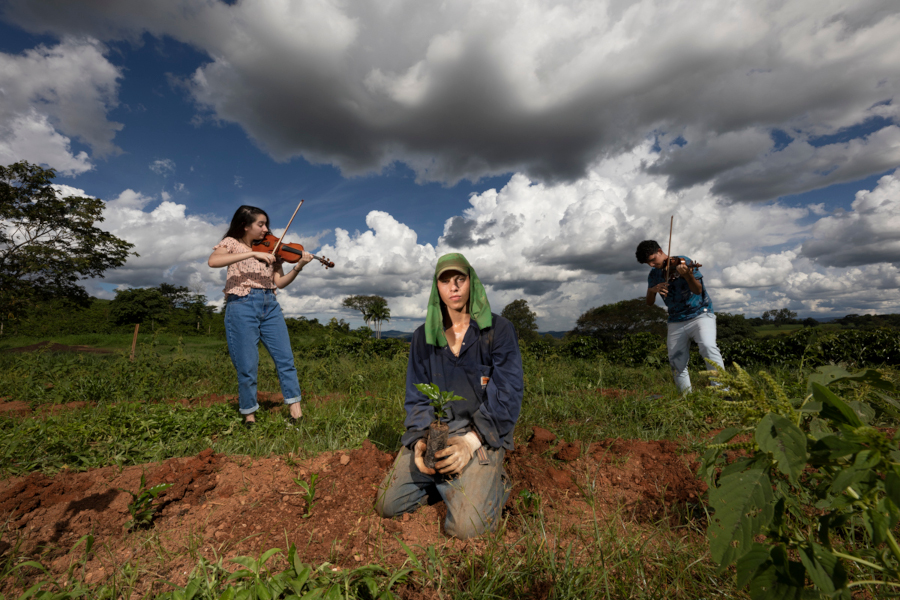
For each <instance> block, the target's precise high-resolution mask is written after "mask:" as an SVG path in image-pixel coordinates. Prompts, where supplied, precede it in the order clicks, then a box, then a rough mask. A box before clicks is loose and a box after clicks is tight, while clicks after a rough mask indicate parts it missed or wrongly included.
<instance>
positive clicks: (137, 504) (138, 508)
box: [119, 473, 172, 530]
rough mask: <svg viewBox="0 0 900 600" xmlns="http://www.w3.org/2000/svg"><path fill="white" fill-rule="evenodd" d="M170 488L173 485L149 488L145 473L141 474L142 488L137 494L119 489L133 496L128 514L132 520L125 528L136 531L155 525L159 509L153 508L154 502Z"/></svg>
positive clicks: (166, 484) (162, 484)
mask: <svg viewBox="0 0 900 600" xmlns="http://www.w3.org/2000/svg"><path fill="white" fill-rule="evenodd" d="M170 487H172V484H171V483H160V484H158V485H154V486H153V487H151V488H148V487H147V480H146V478H145V477H144V473H141V488H140V490H138V493H137V494H135V493H134V492H132V491H131V490H123V489H121V488H119V489H120V491H122V492H127V493H128V494H130V495H131V502H130V503H129V504H128V513H129V514H130V515H131V520H130V521H128V522H127V523H125V528H126V529H129V530H135V529H142V528H145V527H150V525H152V524H153V517H154V516H156V508H157V507H155V506H153V501H154V500H155V499H156V497H157V496H159V495H160V494H161V493H163V492H164V491H166V490H167V489H169V488H170Z"/></svg>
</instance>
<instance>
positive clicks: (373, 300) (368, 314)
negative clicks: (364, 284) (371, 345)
mask: <svg viewBox="0 0 900 600" xmlns="http://www.w3.org/2000/svg"><path fill="white" fill-rule="evenodd" d="M341 305H342V306H343V307H344V308H350V309H353V310H358V311H359V312H360V314H362V318H363V321H364V322H365V324H366V326H367V327H368V326H369V323H370V322H371V323H374V325H375V337H377V338H379V339H381V323H382V322H383V321H390V320H391V309H390V308H388V304H387V300H385V299H384V298H382V297H381V296H377V295H373V296H364V295H358V296H348V297H346V298H344V301H343V302H342V303H341Z"/></svg>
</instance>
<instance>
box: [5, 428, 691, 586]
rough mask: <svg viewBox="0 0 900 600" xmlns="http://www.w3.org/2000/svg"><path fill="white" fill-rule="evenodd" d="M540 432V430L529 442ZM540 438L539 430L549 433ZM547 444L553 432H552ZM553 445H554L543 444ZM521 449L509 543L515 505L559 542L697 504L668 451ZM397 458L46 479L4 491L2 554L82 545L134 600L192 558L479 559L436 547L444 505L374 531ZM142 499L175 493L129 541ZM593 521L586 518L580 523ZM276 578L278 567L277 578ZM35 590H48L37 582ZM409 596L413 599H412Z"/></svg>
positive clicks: (66, 556)
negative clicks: (541, 517) (306, 486)
mask: <svg viewBox="0 0 900 600" xmlns="http://www.w3.org/2000/svg"><path fill="white" fill-rule="evenodd" d="M538 429H539V428H536V431H535V433H536V435H535V437H536V438H538V437H539V436H538V435H537V433H538ZM544 431H546V430H544ZM546 433H549V432H546ZM550 436H552V434H550ZM540 437H541V439H543V440H544V442H542V443H547V448H546V449H545V450H543V451H536V450H539V449H540V445H539V444H533V443H534V440H532V444H528V445H523V446H520V447H519V448H517V449H516V450H515V451H514V452H510V453H508V454H507V464H506V469H507V472H508V473H509V475H510V478H511V481H512V484H513V490H512V493H511V495H510V499H509V501H508V503H507V506H506V509H505V511H504V514H505V515H506V516H507V517H508V522H507V532H506V536H507V538H508V541H509V543H511V544H512V543H515V541H516V540H517V539H518V536H519V535H520V533H521V532H520V531H519V529H518V527H519V526H520V521H519V518H520V514H521V511H523V510H525V508H524V505H523V503H522V501H521V498H520V494H521V492H522V491H523V490H528V491H529V492H530V493H531V494H532V495H536V496H538V497H539V498H540V504H541V507H542V509H543V510H544V511H545V517H546V519H547V522H548V523H552V524H556V525H559V526H560V531H566V530H568V529H569V528H571V527H572V526H575V527H580V526H587V525H588V524H589V523H590V519H591V517H590V515H591V514H592V513H591V508H590V506H591V505H593V507H594V510H595V511H596V513H597V514H598V516H600V517H603V516H604V515H610V514H613V513H614V512H619V513H620V514H625V515H628V518H631V519H633V520H634V521H635V522H646V521H648V520H650V519H657V518H659V517H660V516H661V515H664V514H669V513H673V514H675V513H679V512H683V511H679V506H681V505H686V504H691V503H693V502H697V501H698V500H699V497H700V495H701V494H702V493H703V492H704V490H705V486H704V484H703V483H702V482H700V481H699V480H698V479H697V478H696V477H695V476H694V475H693V471H692V467H691V465H689V464H688V462H687V461H686V460H685V459H684V458H683V457H681V456H679V455H678V453H677V445H676V444H674V443H672V442H665V441H663V442H644V441H635V440H605V441H603V442H599V443H595V444H592V445H591V446H590V447H589V448H587V447H585V445H584V444H582V443H580V442H577V441H573V442H571V443H569V444H566V445H563V444H560V446H561V447H560V448H559V449H558V450H557V453H558V454H560V455H562V456H571V454H570V452H571V450H568V449H570V448H577V449H578V456H575V457H574V458H570V459H569V462H565V461H554V460H553V459H551V458H548V457H547V455H545V454H544V452H546V450H547V449H549V447H550V444H552V443H553V442H554V441H555V438H554V439H553V440H550V441H547V440H546V437H547V436H546V435H544V434H541V436H540ZM393 458H394V456H393V455H391V454H389V453H385V452H382V451H380V450H378V449H377V448H376V447H375V446H374V445H373V444H371V443H370V442H368V441H366V442H364V444H363V447H362V448H359V449H356V450H349V451H341V452H329V453H325V454H321V455H319V456H315V457H311V458H307V459H304V460H294V459H293V458H292V457H277V456H272V457H267V458H262V459H251V458H248V457H244V456H224V455H221V454H214V453H213V452H212V451H211V450H205V451H203V452H201V453H200V454H199V455H197V456H192V457H187V458H177V459H171V460H167V461H165V462H163V463H151V464H146V465H139V466H132V467H127V468H124V469H119V468H117V467H105V468H102V469H96V470H92V471H88V472H81V473H73V472H69V471H63V472H61V473H59V474H57V475H55V476H53V477H49V476H46V475H43V474H40V473H33V474H30V475H28V476H25V477H16V478H11V479H8V480H5V481H2V482H0V522H7V528H8V529H7V531H5V532H4V534H3V537H2V540H0V554H4V555H5V554H8V553H10V552H12V550H13V546H14V545H15V544H16V543H17V542H19V543H20V545H19V547H18V549H17V550H16V553H17V555H19V556H27V557H29V558H31V559H33V560H40V561H41V562H42V563H43V564H44V565H46V566H47V567H48V568H49V569H50V570H51V572H53V573H54V574H57V575H62V574H65V572H66V569H67V568H68V567H69V565H70V564H72V561H77V560H79V559H81V557H82V553H83V550H82V547H79V548H76V549H74V550H73V547H74V546H75V545H76V543H77V542H78V540H79V539H80V538H81V537H82V536H84V535H86V534H89V533H91V534H93V535H94V536H95V539H96V541H95V545H94V547H95V549H97V548H100V549H103V550H102V551H95V552H93V553H92V555H91V556H90V558H89V559H88V561H87V563H86V566H85V573H86V580H87V581H88V582H89V583H99V582H101V581H104V580H106V579H107V578H109V577H111V576H112V574H113V573H115V572H116V571H117V569H120V568H121V567H122V566H123V565H125V564H126V563H129V562H131V563H132V564H139V565H140V566H141V568H142V569H144V571H142V573H145V574H144V575H142V576H141V579H140V583H139V589H138V590H136V591H138V592H139V593H141V594H148V593H158V592H161V591H164V590H167V589H170V588H168V587H167V586H166V585H165V584H163V583H160V582H162V581H164V580H168V581H171V582H174V583H176V584H178V585H184V584H185V582H186V581H187V577H188V575H189V573H190V572H191V570H192V569H193V568H194V567H195V566H196V564H197V561H198V559H199V557H200V556H204V557H206V558H207V559H209V560H210V561H212V562H217V561H218V559H219V558H223V557H224V558H225V559H226V560H225V564H226V565H229V568H235V569H236V568H237V565H234V564H233V563H229V562H228V560H227V559H229V558H233V557H235V556H242V555H250V556H258V555H259V554H260V553H261V552H262V551H264V550H266V549H269V548H274V547H277V548H282V549H285V550H286V549H287V546H288V544H290V543H293V544H295V545H296V546H297V548H298V552H299V554H300V555H301V557H302V559H303V560H304V561H306V562H309V563H313V564H319V563H321V562H323V561H329V562H331V563H333V564H336V565H339V566H341V567H352V566H356V565H360V564H366V563H372V562H378V563H381V564H387V565H392V566H395V567H396V566H399V565H400V564H402V563H403V561H404V560H405V559H406V558H407V555H406V553H405V551H404V550H403V549H402V547H401V544H400V541H401V540H402V541H403V542H404V543H405V544H407V545H408V546H410V547H412V548H414V547H416V546H421V547H427V546H428V545H435V546H436V547H438V548H442V549H451V550H459V551H478V550H479V549H480V548H482V547H483V546H484V542H483V541H481V540H469V541H461V540H455V539H448V538H446V537H445V536H444V534H443V533H442V522H443V518H444V516H445V514H446V511H445V508H444V505H443V503H440V502H439V503H437V504H434V505H431V506H426V507H423V508H421V509H419V510H418V511H417V512H416V513H414V514H411V515H404V516H403V517H401V518H397V519H393V520H392V519H381V518H379V517H378V516H377V515H376V514H375V513H374V511H373V510H372V505H373V503H374V501H375V496H376V490H377V487H378V485H379V483H381V480H382V479H383V477H384V476H385V474H386V473H387V470H388V468H389V467H390V465H391V463H392V461H393ZM142 473H143V474H145V476H146V484H147V486H152V485H155V484H158V483H171V484H173V485H172V487H170V488H169V489H167V490H166V491H165V492H163V493H162V494H161V495H160V497H159V499H158V504H159V507H160V509H159V513H158V516H157V518H156V521H155V523H154V525H153V527H152V528H151V529H148V530H146V531H136V532H128V531H126V530H125V527H124V526H125V523H126V522H127V521H128V520H129V518H130V516H129V513H128V504H129V502H130V501H131V496H130V494H128V493H127V492H125V491H122V490H130V491H132V492H135V493H136V492H138V488H139V486H140V479H141V474H142ZM312 473H317V474H318V475H319V480H318V483H317V485H316V504H315V505H314V506H313V508H312V516H311V517H310V518H308V519H304V518H302V515H303V514H305V512H306V508H307V507H306V505H305V502H304V501H303V499H302V497H301V494H300V491H301V490H300V487H299V486H298V485H296V484H295V483H294V481H293V479H294V478H302V479H304V480H306V481H309V476H310V475H311V474H312ZM586 515H587V516H586ZM282 566H283V565H282ZM31 576H32V577H36V578H37V577H44V576H43V575H41V574H39V573H38V572H37V571H33V573H32V574H31ZM15 591H17V586H16V584H15V582H13V581H12V580H7V581H5V582H0V592H2V593H7V594H9V593H10V592H15ZM407 591H408V592H409V593H410V594H411V595H410V596H409V597H413V596H412V595H413V594H414V593H416V592H415V590H407Z"/></svg>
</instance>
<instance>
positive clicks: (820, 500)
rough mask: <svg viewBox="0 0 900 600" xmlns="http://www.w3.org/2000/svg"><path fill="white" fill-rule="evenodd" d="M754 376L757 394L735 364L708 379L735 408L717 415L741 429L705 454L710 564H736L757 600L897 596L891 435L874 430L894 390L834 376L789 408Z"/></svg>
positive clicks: (899, 463) (871, 373)
mask: <svg viewBox="0 0 900 600" xmlns="http://www.w3.org/2000/svg"><path fill="white" fill-rule="evenodd" d="M759 375H760V378H761V379H762V382H763V383H761V384H758V383H756V382H755V381H754V380H753V379H752V378H751V377H750V375H749V374H748V373H747V372H745V371H744V370H742V369H741V368H740V367H739V366H737V365H735V368H734V370H733V371H727V372H726V371H724V370H721V369H720V370H719V372H718V374H714V375H713V378H714V379H717V380H718V381H719V382H720V383H721V384H723V385H722V387H723V388H724V387H727V388H729V389H728V391H727V392H721V393H722V394H723V395H728V396H730V397H732V398H733V399H736V400H737V401H734V402H723V409H724V410H727V411H734V412H735V413H737V416H739V417H740V418H741V423H742V427H732V428H729V429H726V430H724V431H722V432H721V433H720V434H719V435H718V436H717V437H716V438H715V440H714V443H713V445H711V446H710V447H709V449H708V451H707V452H706V454H705V455H704V456H703V465H702V474H703V475H704V477H705V479H706V482H707V483H708V485H709V508H710V512H711V515H710V520H709V527H708V532H707V533H708V538H709V543H710V552H711V554H712V558H713V559H714V560H715V561H716V562H717V563H718V564H719V566H720V570H723V569H725V568H727V567H729V566H730V565H735V568H736V571H737V583H738V585H739V586H741V587H743V586H748V585H749V591H750V596H751V598H753V599H754V600H757V599H759V600H762V599H764V598H765V599H769V598H823V597H824V598H842V599H849V598H851V593H852V592H853V591H854V590H856V589H857V588H861V587H871V588H872V590H871V591H872V593H875V594H876V595H877V594H880V593H892V594H898V593H900V545H898V542H897V539H896V535H895V532H896V531H897V524H898V523H900V447H898V435H897V434H895V435H893V436H891V435H888V434H887V433H885V432H884V431H882V430H879V429H877V428H876V427H873V426H872V425H871V423H873V422H874V420H875V418H876V417H877V416H878V415H879V413H880V414H881V415H882V416H889V417H896V416H897V414H900V411H898V409H900V404H898V403H897V402H896V400H894V399H893V398H891V397H890V396H888V394H890V393H894V392H896V391H897V390H896V388H895V387H894V385H893V384H892V383H891V382H890V381H887V380H886V379H883V378H882V376H881V374H880V373H879V372H878V371H875V370H873V369H869V370H866V371H864V372H861V373H857V374H851V373H849V372H847V371H845V370H843V369H841V368H840V367H833V366H831V367H823V368H821V369H819V371H818V372H816V373H814V374H813V375H811V376H810V377H809V380H808V387H807V394H806V397H805V398H799V399H794V400H792V399H790V398H788V396H787V394H786V392H785V390H784V388H783V387H782V386H781V385H780V384H778V383H777V382H776V381H775V380H774V379H773V378H772V377H771V376H769V375H768V374H766V373H760V374H759ZM720 389H721V388H720ZM842 389H843V390H846V391H848V392H851V393H855V395H856V398H857V400H853V401H847V400H844V399H842V398H841V397H839V396H838V394H837V393H836V391H837V392H840V391H841V390H842ZM861 397H864V398H865V399H866V400H868V401H867V402H863V401H862V400H860V399H859V398H861ZM873 405H874V406H873ZM876 409H877V410H876ZM738 436H741V437H740V438H739V439H740V440H744V441H736V440H735V438H738ZM747 438H749V439H747ZM733 440H735V441H734V442H733ZM857 591H858V590H857Z"/></svg>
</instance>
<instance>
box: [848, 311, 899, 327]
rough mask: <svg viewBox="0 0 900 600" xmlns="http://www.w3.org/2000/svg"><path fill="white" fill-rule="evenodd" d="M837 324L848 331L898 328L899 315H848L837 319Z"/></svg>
mask: <svg viewBox="0 0 900 600" xmlns="http://www.w3.org/2000/svg"><path fill="white" fill-rule="evenodd" d="M835 323H839V324H841V325H842V326H844V327H847V328H849V329H875V328H878V327H893V328H895V329H896V328H900V315H857V314H850V315H847V316H845V317H841V318H840V319H837V320H836V321H835Z"/></svg>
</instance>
